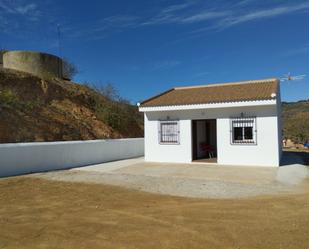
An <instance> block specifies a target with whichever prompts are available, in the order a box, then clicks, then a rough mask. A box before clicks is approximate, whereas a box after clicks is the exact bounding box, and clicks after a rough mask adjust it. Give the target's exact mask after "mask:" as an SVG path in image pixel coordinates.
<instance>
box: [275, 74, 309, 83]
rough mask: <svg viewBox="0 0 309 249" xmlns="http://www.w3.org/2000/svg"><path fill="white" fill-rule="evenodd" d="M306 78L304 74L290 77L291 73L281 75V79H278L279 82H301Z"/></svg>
mask: <svg viewBox="0 0 309 249" xmlns="http://www.w3.org/2000/svg"><path fill="white" fill-rule="evenodd" d="M305 77H306V74H301V75H295V76H292V75H291V73H288V74H285V75H283V77H281V78H280V81H282V82H284V81H292V80H293V81H294V80H303V79H304V78H305Z"/></svg>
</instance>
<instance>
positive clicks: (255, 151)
mask: <svg viewBox="0 0 309 249" xmlns="http://www.w3.org/2000/svg"><path fill="white" fill-rule="evenodd" d="M139 110H140V111H141V112H144V116H145V160H146V161H152V162H173V163H191V162H195V161H198V162H206V163H207V162H210V163H218V164H226V165H248V166H249V165H251V166H279V165H280V158H281V100H280V84H279V80H277V79H265V80H252V81H243V82H233V83H224V84H210V85H202V86H189V87H175V88H173V89H170V90H168V91H166V92H164V93H161V94H159V95H157V96H154V97H152V98H150V99H147V100H145V101H143V102H142V103H140V104H139Z"/></svg>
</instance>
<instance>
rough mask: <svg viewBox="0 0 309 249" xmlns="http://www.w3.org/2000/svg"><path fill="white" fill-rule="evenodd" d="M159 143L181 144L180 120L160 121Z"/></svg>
mask: <svg viewBox="0 0 309 249" xmlns="http://www.w3.org/2000/svg"><path fill="white" fill-rule="evenodd" d="M159 143H160V144H179V121H160V122H159Z"/></svg>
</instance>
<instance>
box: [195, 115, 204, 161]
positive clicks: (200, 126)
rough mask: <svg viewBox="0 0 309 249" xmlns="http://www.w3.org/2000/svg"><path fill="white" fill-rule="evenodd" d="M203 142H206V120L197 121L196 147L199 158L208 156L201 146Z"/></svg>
mask: <svg viewBox="0 0 309 249" xmlns="http://www.w3.org/2000/svg"><path fill="white" fill-rule="evenodd" d="M201 143H206V123H205V121H204V120H198V121H196V148H197V157H198V158H203V157H205V156H206V153H205V152H204V151H203V150H202V149H201V147H200V144H201Z"/></svg>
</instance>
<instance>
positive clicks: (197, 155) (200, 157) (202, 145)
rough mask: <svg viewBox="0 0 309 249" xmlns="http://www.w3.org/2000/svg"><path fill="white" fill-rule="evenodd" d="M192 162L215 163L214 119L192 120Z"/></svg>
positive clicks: (215, 132) (215, 133) (215, 125)
mask: <svg viewBox="0 0 309 249" xmlns="http://www.w3.org/2000/svg"><path fill="white" fill-rule="evenodd" d="M192 160H193V161H198V162H205V163H216V162H217V122H216V119H204V120H192Z"/></svg>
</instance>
